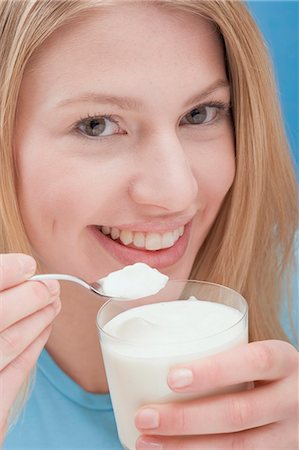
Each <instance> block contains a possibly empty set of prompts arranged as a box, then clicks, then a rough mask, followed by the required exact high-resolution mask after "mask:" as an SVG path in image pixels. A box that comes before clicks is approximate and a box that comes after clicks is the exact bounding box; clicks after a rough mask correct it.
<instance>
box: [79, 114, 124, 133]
mask: <svg viewBox="0 0 299 450" xmlns="http://www.w3.org/2000/svg"><path fill="white" fill-rule="evenodd" d="M75 128H76V129H78V130H79V131H80V133H82V134H84V135H85V136H89V137H104V136H110V135H112V134H120V131H121V130H120V127H119V125H118V122H117V121H116V120H115V119H111V117H110V116H93V117H86V118H85V119H81V120H80V122H78V123H77V124H76V127H75Z"/></svg>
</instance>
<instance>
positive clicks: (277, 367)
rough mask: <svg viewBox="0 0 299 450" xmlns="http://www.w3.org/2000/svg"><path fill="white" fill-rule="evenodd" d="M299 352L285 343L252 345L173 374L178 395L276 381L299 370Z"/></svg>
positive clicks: (171, 381)
mask: <svg viewBox="0 0 299 450" xmlns="http://www.w3.org/2000/svg"><path fill="white" fill-rule="evenodd" d="M297 364H298V362H297V352H296V349H295V348H294V347H293V346H292V345H290V344H288V343H287V342H283V341H276V340H267V341H260V342H252V343H250V344H245V345H240V346H238V347H235V348H232V349H230V350H226V351H225V352H222V353H218V354H216V355H212V356H209V357H206V358H204V359H201V360H199V361H195V362H193V363H190V364H184V365H182V366H177V367H176V368H173V369H171V370H170V372H169V375H168V379H167V382H168V385H169V387H170V388H171V389H172V390H173V391H175V392H185V393H187V392H188V393H191V392H193V393H198V394H203V393H210V392H211V391H215V390H217V389H219V388H222V387H224V386H231V385H235V384H238V383H244V382H249V381H256V380H276V379H278V378H282V377H284V376H285V375H286V374H288V373H289V372H290V371H292V370H294V368H295V367H296V366H297Z"/></svg>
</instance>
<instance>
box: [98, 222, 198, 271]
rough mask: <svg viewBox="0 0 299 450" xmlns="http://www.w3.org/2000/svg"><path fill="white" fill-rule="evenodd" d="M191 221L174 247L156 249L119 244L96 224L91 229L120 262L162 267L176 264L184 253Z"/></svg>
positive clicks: (110, 253) (103, 245) (108, 251)
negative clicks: (141, 248)
mask: <svg viewBox="0 0 299 450" xmlns="http://www.w3.org/2000/svg"><path fill="white" fill-rule="evenodd" d="M191 223H192V221H190V222H189V223H187V224H186V225H185V230H184V234H183V235H182V236H181V237H180V238H179V239H178V240H177V241H176V243H175V244H174V245H173V246H172V247H170V248H165V249H162V250H155V251H153V250H139V249H135V248H131V247H126V246H125V245H122V244H119V243H118V242H116V241H113V240H112V239H110V238H109V237H107V236H105V235H104V234H103V233H101V232H100V231H99V230H98V229H97V227H96V225H91V226H90V227H89V229H90V231H91V233H92V234H93V236H94V237H95V238H96V239H97V241H98V242H99V243H100V244H101V245H102V247H103V248H104V249H105V250H106V251H107V253H109V255H111V256H113V258H115V259H116V260H117V261H119V262H120V263H122V264H126V265H127V264H135V263H136V262H143V263H145V264H147V265H149V266H150V267H154V268H157V269H162V268H163V267H168V266H171V265H173V264H175V263H176V262H178V261H179V260H180V259H181V258H182V256H183V255H184V253H185V251H186V249H187V245H188V242H189V236H190V229H191Z"/></svg>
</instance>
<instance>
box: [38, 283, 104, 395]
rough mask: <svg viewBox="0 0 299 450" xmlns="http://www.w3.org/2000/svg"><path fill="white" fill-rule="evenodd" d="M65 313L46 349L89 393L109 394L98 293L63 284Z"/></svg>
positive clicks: (62, 297) (55, 324)
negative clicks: (98, 326)
mask: <svg viewBox="0 0 299 450" xmlns="http://www.w3.org/2000/svg"><path fill="white" fill-rule="evenodd" d="M61 302H62V310H61V312H60V314H59V315H58V316H57V318H56V319H55V322H54V324H53V328H52V332H51V335H50V338H49V340H48V342H47V345H46V349H47V351H48V352H49V353H50V355H51V357H52V358H53V359H54V360H55V362H56V363H57V364H58V366H59V367H60V368H61V369H62V370H63V371H64V372H65V373H66V374H67V375H68V376H69V377H71V378H72V379H73V380H74V381H75V382H76V383H78V384H79V385H80V386H81V387H82V388H84V389H85V390H86V391H88V392H92V393H107V392H108V385H107V379H106V375H105V370H104V365H103V358H102V352H101V348H100V345H99V339H98V335H97V330H96V315H97V312H98V310H99V309H100V307H101V306H102V304H103V301H102V300H101V299H99V297H97V296H96V295H95V294H93V293H91V292H88V291H87V290H86V289H84V288H81V287H80V286H77V285H73V284H72V283H66V282H61Z"/></svg>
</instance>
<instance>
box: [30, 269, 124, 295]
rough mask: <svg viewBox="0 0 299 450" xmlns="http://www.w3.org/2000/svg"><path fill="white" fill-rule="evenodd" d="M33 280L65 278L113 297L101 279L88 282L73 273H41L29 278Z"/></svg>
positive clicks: (90, 289)
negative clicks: (105, 289) (104, 287)
mask: <svg viewBox="0 0 299 450" xmlns="http://www.w3.org/2000/svg"><path fill="white" fill-rule="evenodd" d="M29 280H32V281H43V280H65V281H72V282H73V283H78V284H80V285H81V286H83V287H85V288H86V289H88V290H89V291H92V292H94V293H95V294H97V295H100V296H101V297H106V298H107V297H111V296H110V295H109V294H107V293H106V294H105V293H104V291H103V289H102V285H101V283H100V281H101V280H98V281H95V282H94V283H90V284H89V283H87V282H86V281H84V280H82V279H81V278H79V277H75V276H73V275H66V274H64V273H43V274H40V275H33V277H31V278H29ZM120 298H121V297H120Z"/></svg>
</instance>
